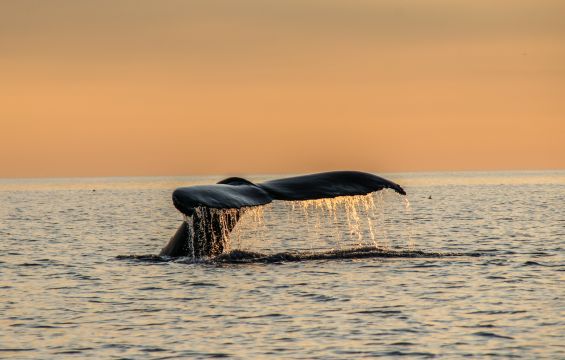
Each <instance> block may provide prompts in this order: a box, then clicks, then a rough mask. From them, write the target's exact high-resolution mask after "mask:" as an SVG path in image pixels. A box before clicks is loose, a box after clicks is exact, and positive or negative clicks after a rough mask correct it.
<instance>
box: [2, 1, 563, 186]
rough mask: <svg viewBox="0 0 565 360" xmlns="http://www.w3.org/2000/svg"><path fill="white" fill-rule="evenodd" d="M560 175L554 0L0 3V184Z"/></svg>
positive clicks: (558, 36) (559, 46) (559, 18)
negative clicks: (525, 172)
mask: <svg viewBox="0 0 565 360" xmlns="http://www.w3.org/2000/svg"><path fill="white" fill-rule="evenodd" d="M563 168H565V1H563V0H555V1H549V0H531V1H519V0H507V1H502V0H484V1H483V0H472V1H471V0H469V1H457V0H443V1H441V0H427V1H421V0H390V1H376V0H375V1H369V0H365V1H362V0H343V1H337V0H319V1H314V0H296V1H289V0H284V1H283V0H281V1H266V0H256V1H245V0H244V1H242V0H240V1H233V0H225V1H215V0H202V1H189V0H186V1H166V0H159V1H157V0H155V1H140V0H131V1H118V0H109V1H101V0H96V1H77V0H68V1H47V0H37V1H26V0H13V1H11V0H2V1H0V177H28V176H38V177H39V176H99V175H100V176H105V175H191V174H205V173H209V174H226V175H227V174H250V173H287V172H295V173H296V172H309V171H320V170H333V169H359V170H367V171H374V172H390V171H428V170H429V171H433V170H491V169H501V170H503V169H563Z"/></svg>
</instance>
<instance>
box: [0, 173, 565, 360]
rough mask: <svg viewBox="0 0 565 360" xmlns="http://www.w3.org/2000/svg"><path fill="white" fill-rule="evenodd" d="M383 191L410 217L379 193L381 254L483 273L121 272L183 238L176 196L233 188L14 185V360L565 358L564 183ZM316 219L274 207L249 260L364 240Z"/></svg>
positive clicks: (0, 266) (331, 266)
mask: <svg viewBox="0 0 565 360" xmlns="http://www.w3.org/2000/svg"><path fill="white" fill-rule="evenodd" d="M386 177H389V178H390V179H391V180H393V181H396V182H398V183H400V184H401V185H403V186H405V188H406V190H407V192H408V194H409V199H410V204H411V206H410V208H405V204H404V203H403V202H402V201H401V200H400V198H399V197H398V196H397V195H395V194H393V193H388V192H382V193H380V195H378V196H381V197H382V202H381V200H379V199H378V198H375V199H376V200H377V204H376V205H377V212H376V213H375V214H374V218H373V220H374V222H373V224H372V225H373V231H374V235H375V239H376V241H382V242H383V243H384V241H385V239H388V241H389V242H390V246H391V247H392V248H397V247H405V246H408V245H409V243H410V241H412V242H413V244H414V248H415V249H416V250H424V251H439V252H481V253H482V254H483V255H482V256H480V257H470V256H469V257H453V258H451V257H446V258H362V259H345V260H325V261H324V260H318V261H305V262H297V263H294V262H292V263H290V262H288V263H284V262H283V263H282V264H281V263H277V264H257V263H254V264H216V265H215V264H210V263H207V264H205V263H197V264H187V263H179V262H165V263H162V262H159V263H157V262H155V263H149V262H141V261H134V260H126V261H124V260H118V259H116V256H117V255H128V254H158V253H159V250H160V248H161V247H162V246H164V245H165V243H166V242H167V240H168V238H169V237H170V236H171V235H172V234H173V233H174V231H175V229H176V227H177V226H178V224H179V222H180V221H181V219H182V217H181V216H180V214H179V213H178V212H177V211H176V210H175V209H174V207H173V206H172V204H171V200H170V199H171V192H172V190H173V189H174V188H175V187H178V186H187V185H191V184H202V183H211V182H216V181H218V180H220V178H221V177H206V178H104V179H33V180H0V204H1V205H2V206H0V239H1V241H0V246H1V251H0V294H1V299H2V301H1V302H0V329H2V330H1V331H0V358H1V357H13V358H52V357H55V356H57V357H59V356H63V355H72V354H74V355H75V356H78V357H80V358H85V357H91V358H112V357H116V358H119V357H133V358H140V357H141V358H163V357H210V356H227V357H230V358H242V359H244V358H250V357H258V358H267V357H273V358H321V359H327V358H346V359H347V358H360V357H376V356H389V357H394V356H400V355H412V356H413V357H432V356H440V355H444V356H446V357H449V358H453V357H467V356H479V357H482V356H503V357H509V356H514V357H523V358H563V357H565V352H564V351H565V348H564V347H563V345H562V343H563V328H564V325H565V323H564V321H563V318H562V316H560V314H561V313H562V311H563V308H564V305H565V304H564V303H563V300H562V299H563V298H564V295H565V294H563V271H564V270H565V267H564V265H565V258H564V251H563V239H564V238H565V230H564V229H565V219H564V218H563V213H564V212H563V203H564V200H565V172H563V171H561V172H559V171H558V172H512V173H456V174H451V173H436V174H392V175H386ZM266 178H267V177H265V176H255V177H251V178H250V179H251V180H253V181H261V180H262V179H266ZM93 189H95V190H96V191H95V192H93V191H92V190H93ZM430 197H431V198H430ZM314 208H315V204H314V206H313V207H312V208H310V210H309V211H308V212H307V213H306V215H308V214H310V215H309V216H310V217H309V219H308V220H306V219H305V218H304V215H305V213H304V212H303V210H302V209H301V208H300V207H295V209H294V210H293V209H292V204H288V203H277V204H273V206H270V207H267V208H266V209H265V212H264V218H263V221H264V223H263V224H257V223H256V225H257V229H256V230H253V228H252V227H249V228H246V230H245V231H247V234H243V233H242V234H241V236H242V237H243V238H245V237H246V236H247V238H246V239H243V238H242V239H241V240H240V241H241V242H242V243H241V247H244V248H249V249H254V250H263V251H271V252H272V251H279V250H291V249H293V250H300V249H305V250H311V249H312V248H327V247H331V246H332V245H331V244H333V243H332V241H334V242H335V239H336V237H337V236H341V237H343V239H342V240H344V239H345V240H346V238H348V237H349V238H350V239H351V241H352V243H354V242H355V241H357V240H358V236H357V235H358V234H349V225H348V223H347V217H346V216H344V214H343V213H342V214H341V219H340V221H341V225H340V226H341V227H339V226H337V230H336V228H335V227H334V228H328V227H326V226H325V225H324V221H325V220H327V216H328V215H331V214H329V213H324V211H323V210H322V211H316V210H315V209H314ZM361 208H363V206H361ZM381 211H382V215H383V216H382V217H380V216H381V214H380V212H381ZM332 216H333V215H332ZM350 220H351V219H350ZM361 220H362V221H361V223H362V224H361V225H360V230H359V232H360V233H361V239H362V241H363V243H364V244H367V243H368V244H371V243H372V239H373V238H372V237H371V234H370V230H369V227H368V224H367V223H366V221H365V219H364V218H363V219H361ZM252 222H253V221H252ZM305 224H309V225H308V226H305ZM253 231H256V236H255V235H252V236H250V234H253ZM242 232H243V231H242ZM350 235H353V236H350ZM246 241H247V242H246ZM379 244H381V243H379ZM489 354H490V355H489Z"/></svg>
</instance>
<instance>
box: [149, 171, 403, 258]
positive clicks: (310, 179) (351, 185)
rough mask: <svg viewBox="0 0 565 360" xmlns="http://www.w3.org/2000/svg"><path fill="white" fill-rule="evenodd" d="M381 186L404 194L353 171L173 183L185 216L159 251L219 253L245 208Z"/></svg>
mask: <svg viewBox="0 0 565 360" xmlns="http://www.w3.org/2000/svg"><path fill="white" fill-rule="evenodd" d="M385 188H388V189H392V190H394V191H396V192H397V193H399V194H401V195H406V192H405V191H404V189H402V187H400V185H398V184H396V183H394V182H392V181H389V180H386V179H384V178H381V177H378V176H376V175H373V174H368V173H363V172H358V171H333V172H326V173H319V174H311V175H303V176H296V177H290V178H284V179H278V180H271V181H267V182H264V183H261V184H254V183H252V182H251V181H248V180H246V179H243V178H238V177H231V178H227V179H224V180H222V181H220V182H218V183H217V184H215V185H198V186H191V187H185V188H179V189H176V190H175V191H174V192H173V204H174V206H175V207H176V208H177V209H178V210H179V211H180V212H181V213H183V214H184V215H185V221H184V222H183V224H181V226H180V227H179V228H178V230H177V232H176V233H175V235H174V236H173V237H172V238H171V240H170V241H169V243H168V244H167V245H166V246H165V247H164V248H163V250H162V251H161V254H160V255H163V256H172V257H177V256H193V257H195V258H201V257H204V256H216V255H219V254H221V253H222V252H223V251H224V250H226V249H227V247H228V244H229V233H230V232H231V231H232V230H233V228H234V227H235V225H236V224H237V221H238V220H239V218H240V217H241V215H242V214H243V212H244V211H245V209H246V208H248V207H252V206H260V205H265V204H269V203H270V202H272V201H274V200H285V201H301V200H314V199H324V198H334V197H338V196H353V195H366V194H369V193H371V192H375V191H379V190H382V189H385Z"/></svg>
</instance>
